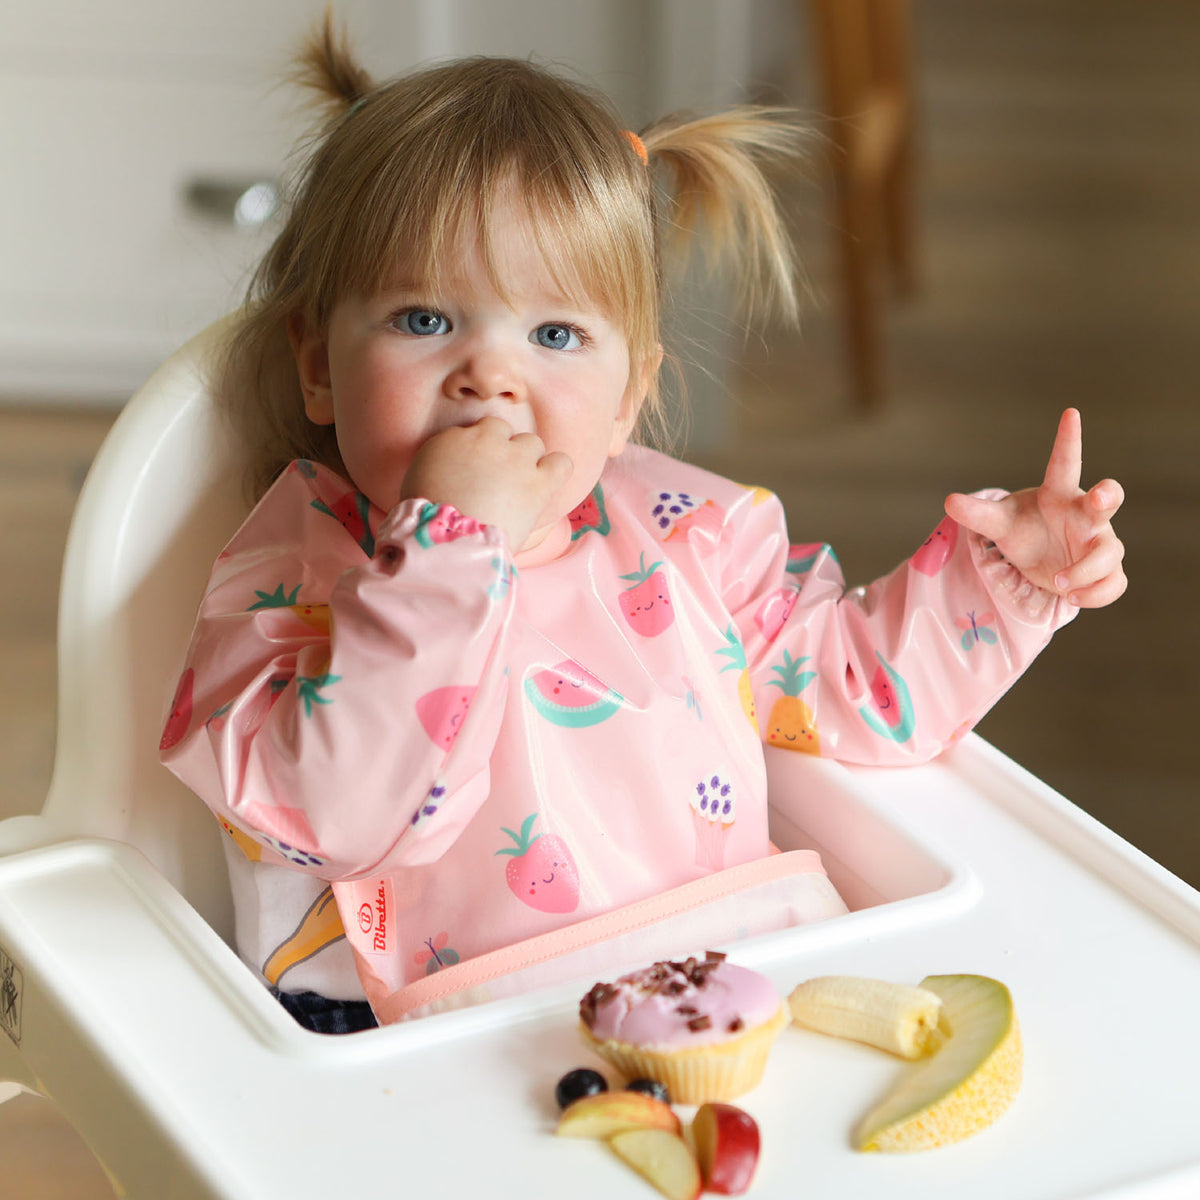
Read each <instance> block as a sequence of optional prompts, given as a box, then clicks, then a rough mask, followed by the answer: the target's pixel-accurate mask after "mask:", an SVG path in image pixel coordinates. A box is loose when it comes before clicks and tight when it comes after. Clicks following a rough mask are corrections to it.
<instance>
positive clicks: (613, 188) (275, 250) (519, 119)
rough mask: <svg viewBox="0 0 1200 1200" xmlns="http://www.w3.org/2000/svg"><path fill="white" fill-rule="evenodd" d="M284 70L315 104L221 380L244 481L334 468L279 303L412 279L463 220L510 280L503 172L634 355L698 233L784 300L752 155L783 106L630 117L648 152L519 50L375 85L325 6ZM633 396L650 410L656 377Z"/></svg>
mask: <svg viewBox="0 0 1200 1200" xmlns="http://www.w3.org/2000/svg"><path fill="white" fill-rule="evenodd" d="M294 80H295V82H298V83H300V84H302V85H303V86H305V87H308V88H310V89H312V90H314V91H315V92H316V93H317V94H318V96H319V97H320V98H321V99H322V101H323V102H324V105H325V108H326V114H325V120H324V122H323V125H322V128H321V129H320V130H319V131H318V133H317V135H316V136H315V138H314V139H313V141H312V145H311V149H310V150H309V153H308V154H307V157H306V160H305V161H304V163H303V166H302V169H301V171H300V173H299V176H298V181H299V182H298V186H297V187H295V188H294V191H293V195H292V198H291V202H290V209H289V214H288V218H287V221H286V223H285V225H284V227H283V229H282V231H281V232H280V234H279V235H278V237H277V238H276V240H275V242H274V244H273V245H272V247H271V249H270V250H269V251H268V253H267V255H266V256H265V258H264V259H263V261H262V263H261V264H260V266H259V268H258V271H257V272H256V274H255V276H254V278H253V280H252V282H251V285H250V289H249V294H248V297H247V304H246V307H245V309H244V310H243V313H242V314H241V317H240V319H239V321H238V324H237V327H236V329H235V332H234V334H233V336H232V338H231V341H230V343H229V349H228V353H227V355H226V358H225V361H224V364H223V367H222V371H221V375H220V378H219V379H218V381H217V395H218V400H219V402H220V403H221V404H222V406H223V407H224V408H225V409H226V411H227V413H228V415H229V416H230V417H231V419H232V420H233V421H234V423H235V427H236V429H237V430H238V433H239V434H240V437H241V440H242V443H243V445H244V446H245V448H246V452H247V454H248V457H249V473H250V479H249V489H250V491H251V492H252V493H253V495H254V496H255V497H257V496H258V495H261V493H262V492H263V491H265V490H266V488H267V487H268V486H269V485H270V483H271V481H272V480H273V479H274V478H275V476H276V475H277V474H278V473H279V472H280V471H281V470H282V469H283V467H284V466H286V464H287V463H288V462H289V461H291V460H292V459H294V458H310V459H313V460H315V461H318V462H323V463H326V464H328V465H330V466H332V467H334V468H335V469H341V460H340V457H339V455H338V452H337V443H336V435H335V431H334V429H333V427H332V426H318V425H315V424H313V423H312V422H310V421H309V420H308V418H307V416H306V415H305V412H304V407H303V403H302V397H301V391H300V385H299V380H298V376H297V372H296V367H295V363H294V361H293V358H292V353H291V347H290V345H289V342H288V334H287V326H288V322H289V320H291V319H293V317H294V316H295V315H296V314H301V315H302V316H303V318H304V319H305V320H306V321H307V322H309V323H311V324H313V326H314V327H316V328H319V329H324V328H326V327H327V325H328V321H329V318H330V314H331V313H332V311H333V308H334V306H335V305H336V303H337V302H338V301H339V300H340V299H342V298H343V297H346V296H350V295H362V296H370V295H374V294H377V293H378V292H379V291H380V290H382V289H383V288H385V287H386V286H387V285H388V284H389V282H394V280H395V278H396V272H397V270H398V269H399V268H401V267H403V269H404V273H405V277H406V279H408V280H409V281H410V282H412V283H423V282H426V283H431V282H435V281H436V280H437V279H439V278H441V277H442V276H443V273H444V272H446V271H447V270H448V269H452V268H453V267H454V266H455V265H456V260H457V255H458V245H459V242H458V237H459V234H460V232H461V231H463V230H470V231H471V232H472V235H473V236H474V234H475V231H478V236H479V237H480V239H481V247H482V252H483V258H484V262H485V264H486V265H487V267H488V270H489V273H490V274H491V276H492V280H491V282H492V284H493V286H494V287H495V288H496V290H497V292H498V293H499V294H500V295H501V296H503V295H505V290H504V283H505V281H504V280H503V279H500V278H498V277H497V274H496V271H495V269H494V263H493V259H492V257H491V242H490V239H491V228H490V223H491V220H492V212H491V205H492V203H493V202H494V200H495V198H496V197H497V195H498V194H500V193H502V192H504V191H505V189H504V187H503V185H504V184H506V183H513V184H515V185H516V186H515V189H513V194H516V195H517V196H520V197H522V199H523V202H524V203H525V204H527V206H528V209H529V212H530V216H531V217H532V218H536V219H533V220H531V222H530V225H531V228H532V229H533V231H534V233H535V236H536V237H537V239H538V243H539V247H540V249H541V251H542V253H543V255H544V257H545V261H546V265H547V269H548V270H549V271H550V272H551V273H552V275H553V276H554V278H555V281H556V283H557V284H558V285H559V286H560V287H561V288H562V290H563V291H564V293H565V294H567V295H584V296H586V297H588V299H589V300H590V302H591V303H593V304H595V305H596V306H597V307H598V308H600V309H601V310H602V311H604V312H605V314H606V315H607V316H608V317H609V319H611V320H615V321H616V322H617V324H618V325H619V326H620V327H621V328H622V329H623V331H624V333H625V337H626V340H627V342H628V345H629V354H630V364H631V370H632V371H633V372H635V373H637V372H641V371H646V370H647V368H648V367H650V366H652V364H653V363H654V361H655V359H656V356H657V352H658V344H659V341H660V324H661V308H662V305H663V293H664V286H665V280H666V278H667V275H668V274H670V275H672V276H673V275H674V273H675V272H676V271H682V269H683V267H684V266H685V265H686V262H687V259H688V258H689V257H690V254H691V252H692V250H693V249H694V247H695V246H696V244H697V243H702V244H703V246H704V249H705V252H706V254H707V256H708V257H709V258H710V260H711V261H712V263H713V264H714V265H715V266H722V265H723V266H725V267H729V268H731V269H732V273H733V275H734V277H735V278H736V280H737V283H738V286H739V296H740V300H741V302H742V306H743V308H744V310H745V312H746V313H747V315H749V316H757V315H765V314H766V313H769V312H772V311H779V312H782V314H783V315H784V316H786V317H789V318H794V317H795V313H796V307H797V302H796V293H795V286H794V281H793V260H792V252H791V247H790V243H789V240H788V237H787V234H786V232H785V229H784V225H783V221H782V219H781V216H780V213H779V211H778V208H777V205H776V201H775V198H774V195H773V193H772V190H771V188H770V186H769V185H768V183H767V181H766V178H765V176H764V174H763V164H764V163H765V162H766V161H768V160H771V159H779V158H789V157H795V156H796V154H797V152H798V146H799V138H798V132H799V131H798V129H797V127H796V126H795V125H794V123H793V122H792V121H791V120H790V119H789V118H787V116H786V114H783V113H782V112H780V111H779V110H774V109H762V108H751V107H745V108H736V109H732V110H730V111H728V112H724V113H720V114H718V115H716V116H710V117H703V118H700V119H695V120H689V119H687V118H684V117H680V116H673V117H666V118H664V119H662V120H659V121H656V122H654V123H653V124H652V125H650V126H649V127H648V128H646V129H644V130H642V131H641V138H642V141H643V143H644V145H645V150H646V152H647V155H648V158H649V163H650V167H649V168H648V167H647V166H646V165H645V164H644V163H643V161H642V159H641V157H640V156H639V154H638V152H637V151H636V150H635V149H634V145H633V143H632V141H631V140H630V138H629V137H628V136H627V135H626V133H625V132H624V130H623V127H622V124H621V122H620V121H619V119H618V118H617V116H616V115H615V113H614V112H613V110H612V108H611V107H610V105H609V102H608V101H607V100H606V99H605V98H604V97H603V96H601V95H599V94H597V93H595V92H593V91H591V90H590V89H587V88H585V87H582V86H580V85H578V84H576V83H573V82H569V81H567V80H565V79H563V78H560V77H559V76H557V75H555V74H553V73H552V72H550V71H547V70H544V69H542V68H540V67H537V66H535V65H533V64H531V63H529V62H525V61H520V60H514V59H504V58H483V57H480V58H468V59H463V60H460V61H456V62H452V63H449V64H447V65H441V66H434V67H430V68H428V69H425V70H421V71H418V72H416V73H413V74H410V75H406V76H401V77H399V78H397V79H394V80H391V81H388V82H385V83H382V84H379V85H376V84H375V83H374V82H373V81H372V79H371V78H370V76H369V75H368V74H367V73H366V71H364V70H363V68H362V67H361V66H360V65H359V64H358V63H357V61H356V60H355V59H354V57H353V55H352V54H351V52H350V50H349V48H348V47H347V45H346V40H345V36H344V34H341V33H339V32H338V31H337V30H336V29H335V28H334V25H333V21H332V19H331V18H330V16H329V15H328V14H326V17H325V19H324V22H323V24H322V26H321V27H320V28H318V29H317V30H316V31H315V32H314V34H313V35H312V36H311V37H310V38H309V40H308V41H307V43H306V44H305V46H304V48H303V50H302V52H301V53H300V55H299V56H298V59H297V66H296V70H295V72H294ZM656 165H660V166H661V167H663V168H664V171H663V172H661V174H662V175H665V176H666V181H665V182H666V186H665V188H664V189H661V193H662V194H660V188H659V186H658V185H657V184H656V182H655V176H654V171H653V170H652V168H653V167H654V166H656ZM701 231H703V236H701ZM651 374H653V373H652V372H651ZM642 415H643V421H644V422H648V423H649V424H650V425H651V426H653V425H654V424H655V422H659V421H661V402H660V399H659V394H658V388H657V383H656V381H654V380H652V382H651V388H650V393H649V395H648V396H647V399H646V403H645V404H644V406H643V414H642Z"/></svg>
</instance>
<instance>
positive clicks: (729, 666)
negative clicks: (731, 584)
mask: <svg viewBox="0 0 1200 1200" xmlns="http://www.w3.org/2000/svg"><path fill="white" fill-rule="evenodd" d="M717 653H718V654H722V655H725V656H726V657H727V658H728V659H729V661H728V662H727V663H726V664H725V665H724V666H723V667H722V668H721V673H722V674H724V673H725V672H726V671H740V672H741V674H740V675H739V676H738V699H739V700H740V701H741V702H742V712H744V713H745V714H746V720H747V721H749V722H750V728H751V729H753V730H754V732H755V733H756V734H757V733H758V711H757V710H756V709H755V707H754V690H753V688H751V686H750V672H749V670H748V669H747V667H746V650H745V647H744V646H743V645H742V639H741V638H739V637H738V635H737V630H736V629H734V627H733V625H732V624H731V625H730V626H729V628H728V629H726V630H725V645H724V646H722V647H721V648H720V649H719V650H718V651H717Z"/></svg>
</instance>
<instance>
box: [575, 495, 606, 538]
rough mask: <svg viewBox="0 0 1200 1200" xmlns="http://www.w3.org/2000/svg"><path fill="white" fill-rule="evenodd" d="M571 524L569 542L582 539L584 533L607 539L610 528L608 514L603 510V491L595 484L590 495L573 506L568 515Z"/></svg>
mask: <svg viewBox="0 0 1200 1200" xmlns="http://www.w3.org/2000/svg"><path fill="white" fill-rule="evenodd" d="M567 520H568V521H569V522H570V523H571V541H575V540H576V539H577V538H581V537H583V535H584V534H585V533H598V534H599V535H600V536H601V537H607V536H608V533H609V530H610V529H611V528H612V526H611V525H609V523H608V513H607V512H606V511H605V509H604V489H603V488H602V487H601V486H600V485H599V484H596V486H595V487H594V488H592V491H591V494H590V495H588V496H585V497H584V498H583V500H582V501H581V502H580V503H579V504H577V505H576V506H575V508H574V509H572V511H571V512H570V514H568V516H567Z"/></svg>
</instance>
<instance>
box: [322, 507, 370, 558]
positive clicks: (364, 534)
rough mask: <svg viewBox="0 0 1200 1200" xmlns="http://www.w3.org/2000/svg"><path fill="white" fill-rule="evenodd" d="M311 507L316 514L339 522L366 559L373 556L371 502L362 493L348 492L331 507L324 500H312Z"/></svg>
mask: <svg viewBox="0 0 1200 1200" xmlns="http://www.w3.org/2000/svg"><path fill="white" fill-rule="evenodd" d="M312 506H313V508H315V509H316V510H317V512H322V513H324V514H325V515H326V516H327V517H332V518H333V519H334V520H335V521H339V522H340V523H341V525H342V528H343V529H345V531H346V532H347V533H348V534H349V535H350V536H351V537H352V538H353V539H354V540H355V541H356V542H357V543H358V544H359V546H360V547H361V548H362V552H363V553H364V554H365V555H366V556H367V557H368V558H371V557H372V556H373V555H374V554H375V534H374V532H373V531H372V529H371V502H370V500H368V499H367V498H366V496H364V495H363V494H362V492H358V491H349V492H347V493H346V494H345V495H344V496H342V497H340V498H339V499H338V500H337V501H336V502H335V503H334V504H333V506H332V507H330V505H328V504H326V503H325V501H324V500H313V501H312Z"/></svg>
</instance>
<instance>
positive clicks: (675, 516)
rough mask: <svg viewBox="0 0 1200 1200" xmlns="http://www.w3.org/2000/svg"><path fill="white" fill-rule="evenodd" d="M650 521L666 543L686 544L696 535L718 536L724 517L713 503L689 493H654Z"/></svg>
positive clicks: (651, 500) (651, 499)
mask: <svg viewBox="0 0 1200 1200" xmlns="http://www.w3.org/2000/svg"><path fill="white" fill-rule="evenodd" d="M650 503H651V507H650V519H651V521H652V522H653V523H654V525H655V527H656V528H657V529H658V533H659V536H660V537H661V538H662V540H663V541H664V542H666V541H670V539H671V538H678V539H679V541H681V542H686V541H687V540H688V538H689V536H690V535H691V534H693V533H698V532H701V531H703V532H705V533H710V534H714V535H716V534H718V533H720V530H721V525H722V524H723V523H724V520H725V514H724V513H723V512H722V511H721V509H720V508H719V507H718V506H717V505H716V504H714V503H713V502H712V501H711V500H706V499H705V498H704V497H703V496H693V495H690V494H689V493H688V492H654V493H653V494H652V495H651V498H650Z"/></svg>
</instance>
